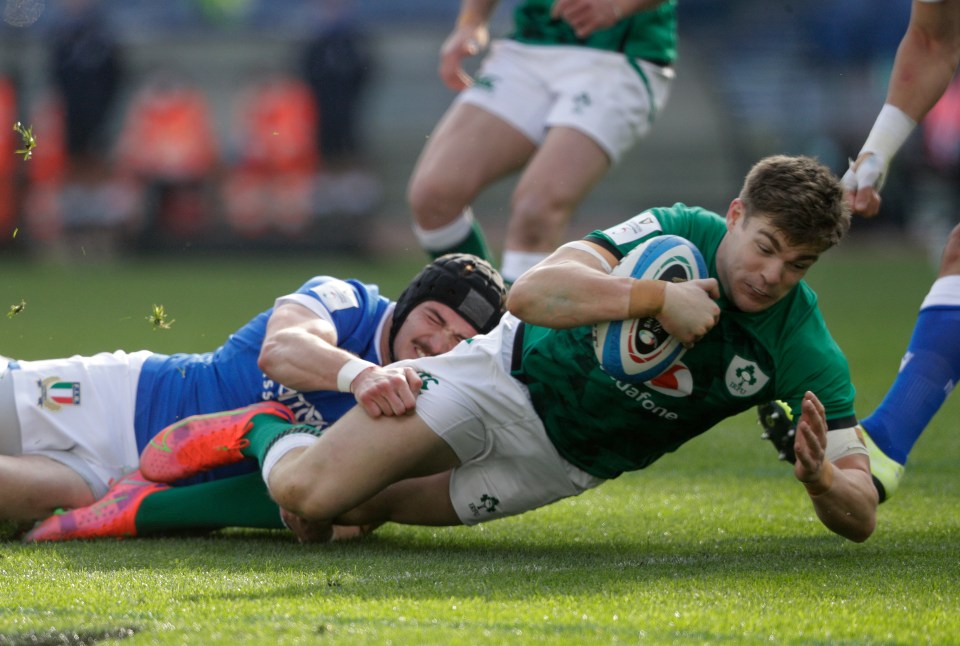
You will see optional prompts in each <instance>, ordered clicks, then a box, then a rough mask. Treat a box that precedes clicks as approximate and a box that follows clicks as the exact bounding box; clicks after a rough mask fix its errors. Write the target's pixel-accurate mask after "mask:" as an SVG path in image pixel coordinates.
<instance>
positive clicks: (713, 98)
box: [0, 0, 960, 262]
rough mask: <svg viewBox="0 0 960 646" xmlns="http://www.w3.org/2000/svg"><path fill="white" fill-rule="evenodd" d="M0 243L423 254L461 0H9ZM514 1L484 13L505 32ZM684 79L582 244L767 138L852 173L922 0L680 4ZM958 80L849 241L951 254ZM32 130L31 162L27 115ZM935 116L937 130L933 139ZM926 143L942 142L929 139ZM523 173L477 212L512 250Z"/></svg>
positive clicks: (122, 249) (1, 94) (582, 215)
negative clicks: (413, 178)
mask: <svg viewBox="0 0 960 646" xmlns="http://www.w3.org/2000/svg"><path fill="white" fill-rule="evenodd" d="M0 3H4V7H3V10H4V13H3V21H2V23H0V150H2V151H3V154H0V251H2V252H3V253H4V255H7V256H8V257H9V256H10V255H16V254H22V256H23V257H25V258H41V259H55V260H58V261H65V262H71V261H76V262H90V261H101V260H107V259H111V258H114V257H116V256H119V255H137V254H149V253H151V252H168V251H170V250H177V251H181V252H182V251H195V252H196V253H198V254H199V253H205V252H207V251H218V252H229V251H236V250H242V251H245V252H249V251H258V250H273V251H276V250H283V251H284V252H294V251H298V250H302V251H305V252H309V253H316V252H323V251H331V252H349V253H358V254H382V253H385V252H397V253H401V252H410V253H414V252H416V251H417V245H416V243H415V241H414V239H413V235H412V233H411V231H410V216H409V213H408V209H407V207H406V204H405V189H406V182H407V179H408V176H409V174H410V172H411V170H412V168H413V165H414V162H415V161H416V159H417V156H418V154H419V152H420V149H421V147H422V145H423V143H424V141H425V139H426V137H428V136H429V134H430V132H431V130H432V128H433V126H434V124H435V123H436V121H437V120H438V119H439V117H440V116H441V115H442V114H443V112H444V111H445V109H446V108H447V107H448V105H449V103H450V101H451V100H452V98H453V93H452V92H450V91H449V90H447V89H446V88H445V87H444V86H443V84H442V83H441V82H440V80H439V78H438V77H437V74H436V66H437V60H438V51H439V48H440V46H441V44H442V42H443V39H444V38H445V37H446V35H447V34H448V33H449V31H450V29H451V28H452V26H453V24H454V22H455V19H456V14H457V11H458V8H459V2H458V1H457V0H444V1H439V0H398V1H392V0H352V1H351V0H99V1H98V0H0ZM512 6H513V3H512V2H510V1H508V0H504V1H503V2H501V5H500V6H499V8H498V10H497V14H496V20H495V21H494V23H493V25H492V31H493V33H494V34H495V35H498V34H499V35H502V34H504V33H505V31H506V30H507V28H508V26H509V23H510V11H511V9H512ZM679 7H680V34H681V42H680V58H679V60H678V63H677V82H676V84H675V86H674V91H673V94H672V96H671V98H670V101H669V103H668V105H667V108H666V111H665V112H664V113H663V114H662V116H661V117H660V119H659V121H658V122H657V124H656V125H655V127H654V128H653V131H652V134H651V135H650V136H649V137H648V138H647V139H646V140H644V141H642V142H641V143H640V145H638V146H637V147H635V148H634V149H633V150H632V151H631V152H630V153H629V154H628V156H627V157H626V158H625V159H624V160H623V162H622V163H621V164H620V165H619V166H618V167H617V168H615V169H614V171H613V172H611V173H610V174H609V175H608V176H607V177H606V178H605V179H604V180H603V181H602V183H601V184H600V185H599V186H598V187H597V188H596V189H595V190H594V191H593V193H592V194H591V196H590V197H589V198H588V200H587V201H586V202H585V204H584V205H583V206H582V208H581V209H580V210H579V212H578V215H577V216H576V218H575V220H574V222H573V223H572V225H571V230H570V232H569V236H568V237H570V238H573V237H578V236H580V235H582V234H583V233H584V232H586V231H589V230H592V229H594V228H598V227H602V226H605V225H608V224H613V223H616V222H619V221H621V220H623V219H625V218H627V217H629V216H630V215H633V214H634V213H637V212H639V211H640V210H642V209H644V208H646V207H649V206H658V205H664V204H672V203H674V202H676V201H683V202H686V203H688V204H698V205H702V206H705V207H708V208H711V209H714V210H718V211H721V212H722V211H723V210H725V209H726V206H727V203H728V202H729V200H730V199H731V198H732V197H733V196H734V195H735V193H736V191H737V190H738V189H739V185H740V182H741V179H742V177H743V175H744V173H745V172H746V170H747V169H748V168H749V166H750V165H751V164H752V163H753V162H754V161H756V160H757V159H758V158H759V157H761V156H763V155H767V154H772V153H804V154H811V155H815V156H817V157H819V158H820V159H821V160H822V161H824V162H825V163H827V164H828V165H830V166H831V167H832V168H834V169H835V170H836V172H837V173H838V174H839V173H842V172H843V171H844V170H845V168H846V165H847V159H848V157H851V156H855V155H856V154H857V152H858V150H859V146H860V145H861V143H862V142H863V139H864V138H865V136H866V134H867V132H868V130H869V128H870V126H871V125H872V123H873V119H874V117H875V115H876V113H877V111H878V110H879V108H880V106H881V105H882V103H883V97H884V94H885V88H886V83H887V77H888V74H889V70H890V66H891V62H892V59H893V55H894V53H895V50H896V46H897V44H898V42H899V39H900V37H901V36H902V34H903V31H904V29H905V27H906V24H907V19H908V16H909V2H906V0H802V1H800V0H789V1H787V0H724V1H717V0H680V3H679ZM953 96H954V95H953V94H952V93H948V95H947V96H946V97H945V99H944V100H943V101H942V102H941V103H942V104H943V105H942V107H939V106H938V109H937V110H935V111H934V113H932V115H931V119H930V120H929V121H931V123H930V124H925V127H924V128H923V129H921V131H920V132H918V133H917V134H915V135H914V136H913V137H912V138H911V140H910V142H909V144H908V145H907V147H906V148H905V149H904V150H903V151H902V152H901V153H900V155H899V156H898V158H897V159H896V161H895V163H894V170H893V172H892V173H891V177H890V180H889V182H888V185H887V188H886V189H885V192H884V206H883V211H882V212H881V216H880V217H879V218H877V219H876V220H875V221H863V220H858V221H857V223H856V225H855V227H854V231H853V233H852V236H851V238H852V239H853V240H857V239H867V238H870V239H871V240H872V239H876V238H881V239H888V238H889V239H890V240H893V241H895V242H896V243H897V244H899V245H903V244H904V243H905V242H907V243H909V244H911V245H916V246H917V247H919V248H923V249H924V250H926V253H928V254H929V256H930V258H931V259H932V258H934V257H936V256H938V255H939V251H940V249H939V245H940V244H942V242H943V240H944V239H945V232H946V231H947V230H948V228H949V226H950V225H951V224H952V223H953V222H954V218H955V215H954V214H955V212H956V208H954V202H955V201H956V200H957V188H958V187H960V182H957V181H956V179H957V177H956V176H957V171H958V168H960V164H958V157H960V154H958V151H960V110H958V109H957V106H956V104H957V99H956V98H955V97H954V98H951V97H953ZM17 122H21V123H22V124H23V125H24V126H25V127H30V128H32V134H33V135H34V137H35V138H36V142H37V145H36V148H35V149H34V150H33V152H32V156H31V159H30V160H28V161H25V160H24V155H23V154H19V155H17V154H15V153H14V151H15V150H16V149H21V148H22V140H21V137H20V136H19V135H18V134H17V133H16V132H15V131H14V129H13V124H15V123H17ZM934 132H935V133H936V137H933V136H932V135H931V134H930V133H934ZM928 141H929V142H931V144H932V143H933V142H935V143H936V145H928ZM511 186H512V182H511V181H505V182H503V184H502V185H500V186H497V187H494V189H492V190H490V191H488V192H487V193H486V194H485V195H484V196H483V197H482V198H481V200H479V201H478V203H477V204H476V205H475V207H474V211H475V213H476V214H477V216H478V217H479V219H480V221H481V222H482V223H483V225H484V227H485V228H486V229H487V231H488V235H489V237H490V240H491V242H492V244H493V245H494V247H495V248H496V249H497V250H499V246H500V241H501V240H502V231H503V227H504V226H505V223H506V218H507V215H508V196H509V191H510V188H511Z"/></svg>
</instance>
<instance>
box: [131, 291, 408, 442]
mask: <svg viewBox="0 0 960 646" xmlns="http://www.w3.org/2000/svg"><path fill="white" fill-rule="evenodd" d="M288 301H293V302H297V303H299V304H301V305H304V306H306V307H308V308H310V309H312V310H313V311H315V312H317V313H318V316H322V317H323V318H327V319H328V320H330V321H331V322H332V323H333V325H334V326H335V327H336V329H337V339H338V342H337V345H338V346H339V347H341V348H343V349H345V350H348V351H350V352H353V353H354V354H357V355H358V356H360V357H361V358H363V359H365V360H367V361H370V362H371V363H375V364H378V365H382V364H383V363H384V357H381V356H380V349H379V342H378V340H379V338H380V331H381V330H382V329H383V325H384V323H385V321H386V319H387V315H388V314H389V313H390V312H392V303H391V301H389V300H388V299H387V298H385V297H383V296H381V295H380V290H379V288H378V287H377V286H376V285H365V284H363V283H361V282H359V281H356V280H340V279H337V278H332V277H330V276H317V277H314V278H311V279H310V280H309V281H307V282H306V283H305V284H304V285H303V286H302V287H300V289H298V290H297V291H296V292H295V293H293V294H290V295H287V296H284V297H281V298H279V299H278V300H277V302H278V303H282V302H288ZM272 311H273V308H270V309H268V310H267V311H265V312H262V313H261V314H258V315H257V316H256V317H254V318H253V319H252V320H251V321H250V322H249V323H247V324H246V325H244V326H243V327H242V328H240V329H239V330H237V331H236V332H235V333H234V334H232V335H231V336H230V338H229V339H227V341H226V343H224V344H223V345H222V346H220V347H219V348H218V349H216V350H214V351H213V352H206V353H203V354H174V355H163V354H156V355H153V356H152V357H150V358H149V359H147V361H146V362H145V363H144V365H143V371H142V372H141V374H140V381H139V383H138V385H137V404H136V414H135V422H134V424H135V430H136V437H137V446H138V448H139V449H140V450H142V449H143V447H144V446H146V444H147V442H149V441H150V439H151V438H152V437H153V436H154V435H156V434H157V433H158V432H159V431H161V430H162V429H163V428H165V427H166V426H169V425H170V424H172V423H174V422H176V421H178V420H180V419H183V418H184V417H188V416H190V415H196V414H201V413H213V412H217V411H223V410H230V409H233V408H239V407H241V406H246V405H248V404H253V403H256V402H259V401H266V400H277V401H279V402H281V403H283V404H286V405H287V406H289V407H290V408H291V409H293V411H294V413H295V414H296V416H297V420H298V421H301V422H305V423H308V424H312V425H314V426H317V427H320V428H323V427H326V426H328V425H330V424H332V423H333V422H334V421H336V420H337V419H338V418H339V417H340V416H341V415H343V414H344V413H345V412H346V411H347V410H349V409H350V408H352V407H353V405H354V404H355V403H356V400H355V399H354V397H353V395H351V394H350V393H339V392H334V391H313V392H297V391H294V390H290V389H288V388H284V387H283V386H281V385H280V384H278V383H276V382H274V381H273V380H271V379H269V378H267V376H266V375H265V374H263V372H262V371H261V370H260V369H259V368H258V367H257V357H258V356H259V354H260V347H261V345H262V344H263V339H264V335H265V333H266V327H267V320H268V319H269V317H270V314H271V312H272Z"/></svg>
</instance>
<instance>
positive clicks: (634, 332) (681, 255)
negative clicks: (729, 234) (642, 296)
mask: <svg viewBox="0 0 960 646" xmlns="http://www.w3.org/2000/svg"><path fill="white" fill-rule="evenodd" d="M612 274H613V275H615V276H630V277H631V278H648V279H653V280H669V281H675V282H679V281H684V280H693V279H696V278H704V277H706V276H707V265H706V263H705V262H704V260H703V256H702V255H700V250H699V249H697V248H696V246H694V244H693V243H692V242H690V241H689V240H687V239H685V238H681V237H680V236H675V235H663V236H658V237H656V238H651V239H650V240H647V241H646V242H644V243H642V244H639V245H637V246H636V247H635V248H633V249H632V250H631V251H630V252H629V253H628V254H627V255H625V256H624V257H623V259H622V260H621V261H620V263H619V264H618V265H617V266H616V267H614V268H613V272H612ZM593 348H594V351H595V352H596V353H597V361H598V362H599V363H600V367H601V368H602V369H603V370H604V372H606V373H607V374H609V375H610V376H611V377H614V378H615V379H619V380H621V381H626V382H632V383H639V382H644V381H649V380H651V379H654V378H656V377H658V376H660V375H661V374H663V373H664V372H666V371H667V370H668V369H669V368H670V366H672V365H673V364H674V363H675V362H676V361H677V359H679V358H680V357H681V356H683V353H684V352H686V348H684V347H683V344H681V343H680V342H679V341H677V340H676V339H675V338H673V337H672V336H670V335H669V334H668V333H667V331H666V330H664V329H663V327H662V326H661V325H660V321H658V320H657V319H655V318H653V317H652V316H651V317H647V318H640V319H627V320H624V321H605V322H602V323H597V324H595V325H594V326H593Z"/></svg>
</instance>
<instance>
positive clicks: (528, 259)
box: [500, 249, 550, 283]
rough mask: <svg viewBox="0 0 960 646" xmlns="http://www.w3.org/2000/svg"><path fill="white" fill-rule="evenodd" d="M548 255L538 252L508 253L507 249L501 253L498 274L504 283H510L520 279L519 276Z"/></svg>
mask: <svg viewBox="0 0 960 646" xmlns="http://www.w3.org/2000/svg"><path fill="white" fill-rule="evenodd" d="M549 255H550V254H548V253H542V252H539V251H510V250H509V249H507V250H506V251H504V252H503V264H502V265H501V266H500V274H501V275H502V276H503V279H504V280H505V281H507V282H508V283H512V282H514V281H516V280H517V279H518V278H520V274H522V273H523V272H525V271H527V270H528V269H530V268H531V267H533V266H534V265H535V264H537V263H538V262H540V261H541V260H543V259H544V258H546V257H547V256H549Z"/></svg>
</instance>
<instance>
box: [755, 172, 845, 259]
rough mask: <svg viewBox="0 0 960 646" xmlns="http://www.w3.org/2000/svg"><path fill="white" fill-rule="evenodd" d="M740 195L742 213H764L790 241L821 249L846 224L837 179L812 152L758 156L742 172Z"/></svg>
mask: <svg viewBox="0 0 960 646" xmlns="http://www.w3.org/2000/svg"><path fill="white" fill-rule="evenodd" d="M740 200H741V202H743V206H744V213H745V215H746V216H747V217H749V216H751V215H756V214H762V215H765V216H767V217H768V218H769V219H770V221H771V223H772V224H773V226H775V227H776V228H777V229H779V230H780V231H781V232H782V233H783V235H784V237H785V238H786V240H787V242H789V243H790V244H792V245H797V246H806V245H810V246H813V247H815V248H817V249H819V250H821V251H824V250H826V249H829V248H830V247H832V246H834V245H836V244H837V243H839V242H840V239H841V238H843V236H844V234H846V232H847V230H848V229H849V228H850V209H849V207H848V206H847V204H846V203H845V201H844V199H843V186H842V185H841V184H840V180H839V179H838V178H837V176H836V175H834V174H833V172H831V171H830V169H829V168H827V167H826V166H824V165H823V164H821V163H820V162H819V161H817V160H816V159H813V158H812V157H803V156H798V157H790V156H786V155H774V156H772V157H766V158H764V159H761V160H760V161H759V162H757V163H756V164H754V166H753V168H751V169H750V172H749V173H747V178H746V180H744V183H743V189H742V190H741V191H740Z"/></svg>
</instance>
